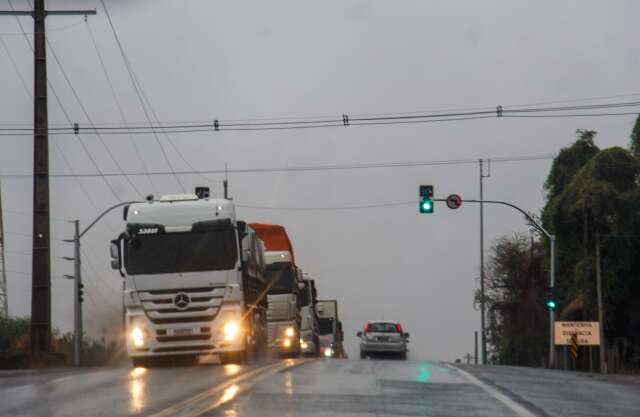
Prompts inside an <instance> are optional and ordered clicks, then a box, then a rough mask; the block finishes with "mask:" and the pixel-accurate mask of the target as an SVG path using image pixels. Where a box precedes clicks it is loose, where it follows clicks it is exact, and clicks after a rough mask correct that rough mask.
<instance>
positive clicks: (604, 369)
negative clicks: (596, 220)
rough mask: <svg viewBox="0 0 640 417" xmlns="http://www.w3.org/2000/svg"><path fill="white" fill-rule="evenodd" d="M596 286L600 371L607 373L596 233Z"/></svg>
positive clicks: (598, 238)
mask: <svg viewBox="0 0 640 417" xmlns="http://www.w3.org/2000/svg"><path fill="white" fill-rule="evenodd" d="M596 287H597V296H598V322H599V326H598V327H599V328H600V372H601V373H603V374H606V373H607V360H606V356H605V346H606V343H605V340H604V307H603V303H602V269H601V266H600V235H599V234H598V233H596Z"/></svg>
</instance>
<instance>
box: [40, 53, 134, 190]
mask: <svg viewBox="0 0 640 417" xmlns="http://www.w3.org/2000/svg"><path fill="white" fill-rule="evenodd" d="M47 45H49V49H50V50H51V55H52V56H53V58H54V60H55V62H56V64H57V66H58V68H59V69H60V71H61V72H62V75H63V77H64V79H65V80H66V81H67V85H68V86H69V88H70V89H71V92H72V93H73V96H74V97H75V99H76V101H77V102H78V105H79V106H80V109H81V110H82V112H83V113H84V116H85V117H86V118H87V120H88V121H89V124H90V125H92V127H93V126H94V125H93V119H92V118H91V116H90V115H89V112H88V111H87V108H86V107H85V105H84V104H83V102H82V100H81V99H80V96H79V95H78V92H77V91H76V89H75V87H74V86H73V83H72V82H71V79H70V78H69V76H68V75H67V72H66V71H65V69H64V67H63V66H62V63H61V62H60V60H59V59H58V55H57V54H56V52H55V49H54V47H53V45H52V44H51V42H49V40H47ZM96 136H97V138H98V140H99V141H100V143H101V144H102V146H103V147H104V149H105V150H106V151H107V154H108V155H109V157H110V158H111V160H112V161H113V163H114V164H115V166H116V167H117V168H118V170H119V171H120V172H123V173H124V170H123V169H122V166H121V165H120V163H119V162H118V159H117V158H116V157H115V155H114V154H113V152H112V151H111V149H110V148H109V147H108V146H107V144H106V142H105V141H104V139H103V138H102V135H100V134H99V133H97V132H96ZM96 168H97V164H96ZM124 178H125V180H126V181H127V183H128V184H129V185H130V186H131V188H132V189H133V191H134V192H135V193H136V194H138V196H139V197H141V198H142V197H144V193H142V192H141V191H140V190H139V189H138V187H137V186H136V185H135V184H134V183H133V181H131V179H130V178H129V177H128V176H126V175H125V176H124Z"/></svg>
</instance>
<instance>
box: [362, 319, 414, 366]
mask: <svg viewBox="0 0 640 417" xmlns="http://www.w3.org/2000/svg"><path fill="white" fill-rule="evenodd" d="M357 336H358V337H359V338H360V359H365V358H366V357H367V356H369V357H371V356H374V355H380V356H382V355H394V356H396V357H399V358H400V359H407V352H408V351H409V349H407V343H409V333H405V332H404V331H403V330H402V325H400V323H398V322H393V321H371V322H369V323H367V324H366V325H365V326H364V331H362V332H358V333H357Z"/></svg>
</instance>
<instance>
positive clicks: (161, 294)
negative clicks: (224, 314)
mask: <svg viewBox="0 0 640 417" xmlns="http://www.w3.org/2000/svg"><path fill="white" fill-rule="evenodd" d="M181 293H182V294H186V296H187V298H188V303H187V304H186V306H184V307H182V306H177V305H176V302H175V301H176V296H177V295H178V294H181ZM138 296H139V297H140V301H141V302H142V307H143V308H144V311H145V312H146V313H147V317H149V319H150V320H151V321H152V322H153V323H155V324H171V323H195V322H203V321H211V320H213V319H214V318H215V317H216V315H217V314H218V311H219V310H220V305H221V304H222V298H223V296H224V287H208V288H184V289H176V290H153V291H140V292H138ZM181 307H182V308H181Z"/></svg>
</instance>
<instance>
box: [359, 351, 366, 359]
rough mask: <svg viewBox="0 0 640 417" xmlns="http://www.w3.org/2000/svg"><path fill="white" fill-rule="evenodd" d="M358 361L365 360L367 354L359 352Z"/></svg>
mask: <svg viewBox="0 0 640 417" xmlns="http://www.w3.org/2000/svg"><path fill="white" fill-rule="evenodd" d="M360 359H367V352H363V351H360Z"/></svg>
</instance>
